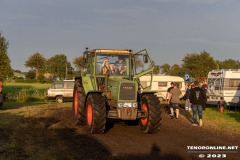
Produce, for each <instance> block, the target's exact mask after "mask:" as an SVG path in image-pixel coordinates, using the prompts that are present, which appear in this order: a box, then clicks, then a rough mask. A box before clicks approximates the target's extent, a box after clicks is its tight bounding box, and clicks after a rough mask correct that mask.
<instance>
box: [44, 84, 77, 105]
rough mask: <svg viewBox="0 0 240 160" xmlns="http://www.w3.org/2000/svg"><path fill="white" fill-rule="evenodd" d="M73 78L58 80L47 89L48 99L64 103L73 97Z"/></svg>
mask: <svg viewBox="0 0 240 160" xmlns="http://www.w3.org/2000/svg"><path fill="white" fill-rule="evenodd" d="M73 87H74V81H73V80H64V81H56V82H53V83H52V84H51V86H50V87H49V88H48V90H47V99H48V100H55V101H56V102H58V103H63V102H64V101H66V100H71V99H72V98H73Z"/></svg>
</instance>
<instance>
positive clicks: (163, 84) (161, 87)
mask: <svg viewBox="0 0 240 160" xmlns="http://www.w3.org/2000/svg"><path fill="white" fill-rule="evenodd" d="M140 82H141V85H142V86H143V87H145V86H150V82H151V76H149V75H145V76H142V77H140ZM171 82H176V83H177V84H178V87H179V88H180V90H181V91H182V94H183V95H184V94H185V92H186V88H185V82H184V79H183V78H182V77H178V76H168V75H153V77H152V87H151V91H155V92H157V93H156V95H157V97H159V100H160V101H162V100H166V94H167V89H168V88H169V87H171Z"/></svg>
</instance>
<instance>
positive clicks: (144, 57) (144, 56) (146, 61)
mask: <svg viewBox="0 0 240 160" xmlns="http://www.w3.org/2000/svg"><path fill="white" fill-rule="evenodd" d="M143 62H144V63H148V56H147V55H146V54H145V55H143Z"/></svg>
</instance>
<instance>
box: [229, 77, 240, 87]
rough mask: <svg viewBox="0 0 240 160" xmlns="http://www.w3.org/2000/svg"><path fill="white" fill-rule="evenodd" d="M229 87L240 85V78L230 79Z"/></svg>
mask: <svg viewBox="0 0 240 160" xmlns="http://www.w3.org/2000/svg"><path fill="white" fill-rule="evenodd" d="M229 87H240V79H230V80H229Z"/></svg>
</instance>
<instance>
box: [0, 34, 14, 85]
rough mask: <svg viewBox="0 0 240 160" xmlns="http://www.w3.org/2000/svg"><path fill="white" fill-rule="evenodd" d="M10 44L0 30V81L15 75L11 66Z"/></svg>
mask: <svg viewBox="0 0 240 160" xmlns="http://www.w3.org/2000/svg"><path fill="white" fill-rule="evenodd" d="M8 44H9V43H8V42H7V40H6V39H5V38H4V37H3V36H2V33H1V32H0V81H4V80H6V79H7V78H8V77H11V76H12V75H13V72H12V68H11V66H10V63H11V61H10V59H9V57H8V55H7V49H8Z"/></svg>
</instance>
